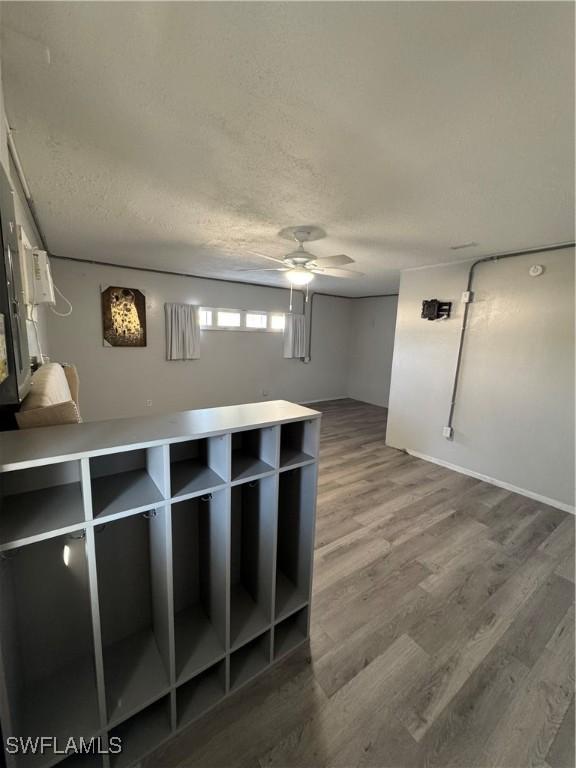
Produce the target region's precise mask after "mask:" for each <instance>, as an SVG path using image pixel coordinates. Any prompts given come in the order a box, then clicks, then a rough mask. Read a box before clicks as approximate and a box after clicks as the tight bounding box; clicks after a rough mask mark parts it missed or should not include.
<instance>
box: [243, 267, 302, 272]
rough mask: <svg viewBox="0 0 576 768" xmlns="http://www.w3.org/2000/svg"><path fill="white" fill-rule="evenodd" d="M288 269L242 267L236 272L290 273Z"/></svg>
mask: <svg viewBox="0 0 576 768" xmlns="http://www.w3.org/2000/svg"><path fill="white" fill-rule="evenodd" d="M288 269H289V268H288V267H246V268H244V267H242V268H241V269H235V270H234V271H235V272H288Z"/></svg>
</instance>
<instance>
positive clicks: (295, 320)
mask: <svg viewBox="0 0 576 768" xmlns="http://www.w3.org/2000/svg"><path fill="white" fill-rule="evenodd" d="M305 356H306V323H305V320H304V315H286V327H285V328H284V357H298V358H302V357H305Z"/></svg>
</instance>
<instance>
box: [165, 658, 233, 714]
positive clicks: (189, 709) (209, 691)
mask: <svg viewBox="0 0 576 768" xmlns="http://www.w3.org/2000/svg"><path fill="white" fill-rule="evenodd" d="M225 695H226V661H220V662H219V663H218V664H214V665H213V666H212V667H209V668H208V669H205V670H204V671H203V672H200V674H198V675H196V677H193V678H192V679H191V680H189V681H188V682H187V683H184V684H183V685H181V686H180V687H179V688H177V689H176V709H177V713H178V727H179V728H180V727H182V726H184V725H187V724H188V723H191V722H192V720H195V719H196V718H197V717H199V716H200V715H201V714H202V713H203V712H206V710H207V709H210V707H213V706H214V705H215V704H217V703H218V702H219V701H220V699H223V698H224V696H225Z"/></svg>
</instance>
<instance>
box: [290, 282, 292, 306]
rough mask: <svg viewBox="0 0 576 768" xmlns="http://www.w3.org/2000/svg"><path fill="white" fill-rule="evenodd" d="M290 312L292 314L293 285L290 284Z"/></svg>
mask: <svg viewBox="0 0 576 768" xmlns="http://www.w3.org/2000/svg"><path fill="white" fill-rule="evenodd" d="M290 312H292V283H290Z"/></svg>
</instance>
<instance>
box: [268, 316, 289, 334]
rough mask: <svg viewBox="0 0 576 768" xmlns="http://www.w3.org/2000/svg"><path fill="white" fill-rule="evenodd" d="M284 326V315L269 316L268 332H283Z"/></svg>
mask: <svg viewBox="0 0 576 768" xmlns="http://www.w3.org/2000/svg"><path fill="white" fill-rule="evenodd" d="M285 325H286V315H270V330H271V331H283V330H284V326H285Z"/></svg>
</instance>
